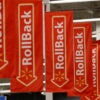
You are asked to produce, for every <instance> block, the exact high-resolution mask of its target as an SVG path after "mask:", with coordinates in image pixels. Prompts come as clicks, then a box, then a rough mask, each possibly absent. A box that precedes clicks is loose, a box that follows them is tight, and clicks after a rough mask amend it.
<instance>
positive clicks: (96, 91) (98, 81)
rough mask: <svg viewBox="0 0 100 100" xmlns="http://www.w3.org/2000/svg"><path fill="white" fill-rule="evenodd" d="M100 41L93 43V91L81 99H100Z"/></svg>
mask: <svg viewBox="0 0 100 100" xmlns="http://www.w3.org/2000/svg"><path fill="white" fill-rule="evenodd" d="M99 59H100V41H99V42H95V43H93V44H92V66H91V67H92V68H91V69H92V76H91V77H92V87H91V91H90V92H89V93H87V94H85V95H84V96H82V97H81V100H100V73H99V70H100V68H99V66H100V62H99Z"/></svg>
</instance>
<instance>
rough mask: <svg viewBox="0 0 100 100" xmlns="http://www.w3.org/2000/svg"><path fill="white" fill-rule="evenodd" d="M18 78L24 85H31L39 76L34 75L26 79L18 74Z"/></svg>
mask: <svg viewBox="0 0 100 100" xmlns="http://www.w3.org/2000/svg"><path fill="white" fill-rule="evenodd" d="M16 79H17V81H19V82H20V83H21V84H22V85H24V86H26V87H28V86H30V85H31V84H32V83H34V82H35V81H36V80H37V77H36V76H35V77H32V78H31V79H25V78H22V77H20V76H18V77H17V78H16Z"/></svg>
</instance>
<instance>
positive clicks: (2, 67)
mask: <svg viewBox="0 0 100 100" xmlns="http://www.w3.org/2000/svg"><path fill="white" fill-rule="evenodd" d="M7 65H8V61H7V60H5V61H4V62H3V63H2V64H1V66H0V70H2V69H4V68H5V67H6V66H7Z"/></svg>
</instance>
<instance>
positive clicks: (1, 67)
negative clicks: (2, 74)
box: [0, 0, 8, 70]
mask: <svg viewBox="0 0 100 100" xmlns="http://www.w3.org/2000/svg"><path fill="white" fill-rule="evenodd" d="M2 5H3V8H2V9H3V10H2V13H3V17H2V19H3V23H2V24H3V46H4V48H3V50H4V52H3V53H4V59H3V60H4V65H3V66H0V70H2V69H3V68H5V67H6V65H8V61H7V60H6V43H5V41H6V36H5V31H6V29H5V0H2Z"/></svg>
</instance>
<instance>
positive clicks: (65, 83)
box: [46, 11, 73, 92]
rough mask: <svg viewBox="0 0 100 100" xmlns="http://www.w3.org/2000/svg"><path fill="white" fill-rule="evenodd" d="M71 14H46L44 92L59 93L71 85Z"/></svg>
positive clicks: (67, 12)
mask: <svg viewBox="0 0 100 100" xmlns="http://www.w3.org/2000/svg"><path fill="white" fill-rule="evenodd" d="M72 21H73V13H72V12H71V11H66V12H49V13H46V91H49V92H61V91H66V90H65V89H66V88H68V89H69V88H71V87H72V84H73V81H72V80H73V67H72V47H73V44H72V36H73V32H72V28H73V22H72Z"/></svg>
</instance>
